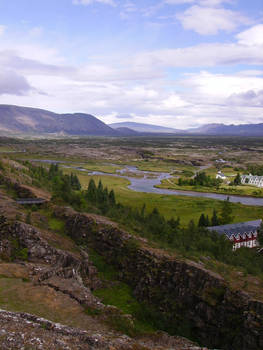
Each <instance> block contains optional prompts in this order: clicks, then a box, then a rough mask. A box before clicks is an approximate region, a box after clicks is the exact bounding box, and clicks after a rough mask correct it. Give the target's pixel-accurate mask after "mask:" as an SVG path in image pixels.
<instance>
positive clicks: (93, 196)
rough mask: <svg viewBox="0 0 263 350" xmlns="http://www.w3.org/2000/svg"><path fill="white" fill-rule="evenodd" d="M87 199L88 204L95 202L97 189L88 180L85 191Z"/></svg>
mask: <svg viewBox="0 0 263 350" xmlns="http://www.w3.org/2000/svg"><path fill="white" fill-rule="evenodd" d="M87 198H88V200H89V201H90V202H93V203H95V202H96V200H97V187H96V185H95V181H94V180H93V179H90V182H89V186H88V190H87Z"/></svg>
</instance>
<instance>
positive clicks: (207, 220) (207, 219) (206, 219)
mask: <svg viewBox="0 0 263 350" xmlns="http://www.w3.org/2000/svg"><path fill="white" fill-rule="evenodd" d="M205 226H206V227H208V226H210V221H209V217H208V215H206V217H205Z"/></svg>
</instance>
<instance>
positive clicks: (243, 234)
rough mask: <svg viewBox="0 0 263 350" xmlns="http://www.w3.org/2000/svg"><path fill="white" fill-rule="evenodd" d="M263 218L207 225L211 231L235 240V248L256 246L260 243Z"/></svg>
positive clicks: (232, 240)
mask: <svg viewBox="0 0 263 350" xmlns="http://www.w3.org/2000/svg"><path fill="white" fill-rule="evenodd" d="M261 223H262V220H261V219H260V220H254V221H247V222H239V223H236V224H228V225H221V226H210V227H207V228H208V230H210V231H216V232H217V233H218V234H220V235H223V234H224V235H226V237H227V238H228V239H229V240H230V241H231V242H233V250H236V249H238V248H241V247H247V248H254V247H257V246H258V245H259V243H258V240H257V237H258V231H259V228H260V225H261Z"/></svg>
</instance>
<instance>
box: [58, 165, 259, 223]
mask: <svg viewBox="0 0 263 350" xmlns="http://www.w3.org/2000/svg"><path fill="white" fill-rule="evenodd" d="M65 172H70V170H69V169H65ZM76 173H77V175H78V177H79V180H80V182H81V184H82V187H83V189H86V188H87V186H88V183H89V181H90V179H91V176H89V175H87V174H85V173H83V172H79V171H77V172H76ZM92 178H93V179H94V180H95V182H96V183H98V181H99V180H100V179H101V181H102V183H103V185H104V186H107V187H108V189H113V190H114V191H115V195H116V199H117V201H119V202H120V203H122V204H125V205H129V206H131V207H134V208H141V207H142V206H143V204H144V203H145V205H146V211H147V212H150V211H152V210H153V208H154V207H156V208H158V210H159V211H160V213H161V214H162V215H164V216H165V218H167V219H168V218H171V217H177V216H179V217H180V219H181V223H182V224H183V225H187V224H188V223H189V221H190V220H191V219H193V220H194V221H195V222H196V223H197V222H198V220H199V217H200V215H201V214H202V213H205V214H207V215H209V216H211V215H212V213H213V209H216V210H217V211H219V210H220V208H221V206H222V201H219V200H213V199H206V198H196V197H186V196H173V195H160V194H154V193H144V192H135V191H132V190H130V189H128V188H127V186H128V185H129V184H130V182H129V180H127V179H124V178H119V177H114V176H108V175H103V176H97V175H96V176H92ZM231 206H232V208H233V215H234V222H240V221H248V220H255V219H258V218H261V217H263V209H262V207H259V206H247V205H242V204H239V203H231Z"/></svg>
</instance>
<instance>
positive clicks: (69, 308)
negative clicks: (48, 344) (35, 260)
mask: <svg viewBox="0 0 263 350" xmlns="http://www.w3.org/2000/svg"><path fill="white" fill-rule="evenodd" d="M0 266H1V264H0ZM25 281H26V280H25V279H23V278H11V277H9V278H5V277H2V278H0V308H2V309H5V310H10V311H15V312H28V313H31V314H34V315H37V316H40V317H44V318H47V319H49V320H51V321H53V322H60V323H62V324H66V325H69V326H73V327H79V328H82V329H90V328H93V330H94V331H95V330H96V321H95V320H93V321H91V320H90V318H89V317H88V316H87V315H86V314H85V313H84V309H83V308H82V307H81V306H80V305H79V304H78V303H77V302H75V301H72V299H71V298H70V297H68V296H66V295H64V294H62V293H59V292H56V291H55V290H53V289H51V288H49V287H47V286H37V285H34V284H32V283H31V282H25ZM97 327H98V325H97Z"/></svg>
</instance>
